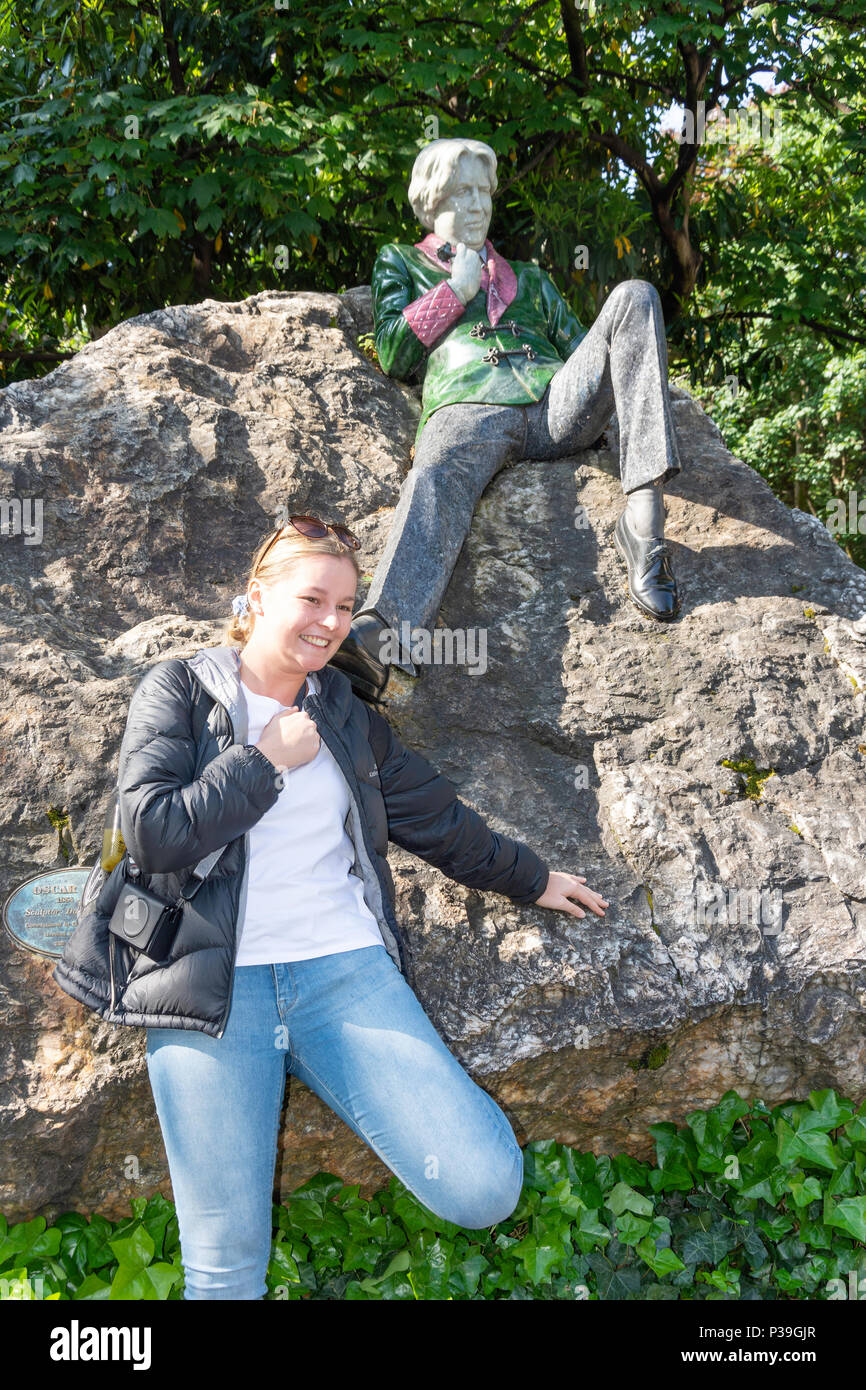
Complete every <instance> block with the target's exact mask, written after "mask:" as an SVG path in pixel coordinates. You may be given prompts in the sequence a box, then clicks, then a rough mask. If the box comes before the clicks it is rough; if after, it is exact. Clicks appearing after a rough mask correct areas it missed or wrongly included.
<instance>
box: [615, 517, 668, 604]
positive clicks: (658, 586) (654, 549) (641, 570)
mask: <svg viewBox="0 0 866 1390" xmlns="http://www.w3.org/2000/svg"><path fill="white" fill-rule="evenodd" d="M613 543H614V545H615V546H616V549H617V552H618V554H619V555H620V556H621V557H622V559H623V560H625V563H626V568H627V569H628V592H629V597H630V598H631V599H632V601H633V602H634V603H636V604H637V606H638V608H639V609H640V610H641V612H642V613H646V614H647V616H648V617H650V618H658V619H659V621H660V622H670V620H671V618H675V617H676V616H677V614H678V613H679V611H680V606H681V603H682V600H681V598H680V595H679V592H678V590H677V581H676V579H675V578H674V573H673V570H672V569H671V553H670V549H669V547H668V543H667V541H666V540H665V539H664V538H663V537H661V536H650V537H648V538H647V539H646V540H644V539H643V538H642V537H640V536H636V535H634V533H633V532H632V530H631V529H630V527H629V525H628V522H627V521H626V514H625V512H623V513H622V516H621V517H620V518H619V521H618V522H617V523H616V526H615V527H614V529H613Z"/></svg>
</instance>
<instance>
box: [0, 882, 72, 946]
mask: <svg viewBox="0 0 866 1390" xmlns="http://www.w3.org/2000/svg"><path fill="white" fill-rule="evenodd" d="M90 874H91V870H90V869H52V870H51V871H50V872H49V873H47V874H34V876H33V878H28V879H25V881H24V882H23V883H21V884H19V885H18V887H17V888H16V889H15V891H14V892H13V893H10V894H9V897H8V898H7V899H6V901H5V903H4V904H3V925H4V927H5V928H6V930H7V931H8V933H9V935H10V936H11V937H12V940H13V941H14V942H15V944H16V946H23V948H24V950H25V951H33V952H34V953H35V954H36V955H37V956H55V957H58V958H59V957H60V956H62V955H63V948H64V946H65V945H66V943H67V941H68V940H69V938H70V936H71V935H72V933H73V932H74V931H75V928H76V927H77V926H78V904H79V902H80V900H81V894H82V892H83V890H84V885H85V883H86V882H87V880H88V878H89V877H90Z"/></svg>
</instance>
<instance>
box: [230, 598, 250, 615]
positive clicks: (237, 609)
mask: <svg viewBox="0 0 866 1390" xmlns="http://www.w3.org/2000/svg"><path fill="white" fill-rule="evenodd" d="M249 611H250V601H249V599H248V598H247V596H246V594H237V595H236V596H235V597H234V598H233V599H232V612H233V613H234V614H235V615H236V616H237V617H238V618H245V617H246V615H247V614H248V613H249Z"/></svg>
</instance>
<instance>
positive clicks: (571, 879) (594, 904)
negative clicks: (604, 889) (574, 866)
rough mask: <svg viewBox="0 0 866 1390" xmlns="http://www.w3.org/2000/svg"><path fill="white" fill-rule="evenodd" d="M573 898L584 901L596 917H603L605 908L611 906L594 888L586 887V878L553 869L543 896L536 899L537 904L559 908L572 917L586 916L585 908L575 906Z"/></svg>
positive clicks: (538, 905) (580, 901) (537, 905)
mask: <svg viewBox="0 0 866 1390" xmlns="http://www.w3.org/2000/svg"><path fill="white" fill-rule="evenodd" d="M571 899H575V900H576V901H577V902H579V903H584V904H585V905H586V906H587V907H588V908H589V909H590V911H592V912H594V913H595V915H596V917H603V916H604V909H605V908H606V907H610V903H609V902H608V901H607V899H606V898H603V897H602V896H601V894H600V893H596V892H595V890H594V889H592V888H587V887H586V879H585V878H581V877H578V876H577V875H575V874H564V873H557V872H553V871H551V874H550V877H549V878H548V880H547V887H546V888H545V890H544V892H543V893H542V895H541V897H540V898H536V899H535V906H536V907H552V908H557V909H558V910H559V911H560V912H569V913H571V915H572V917H585V916H586V913H585V912H584V911H583V909H582V908H579V907H575V906H574V903H573V902H572V901H571Z"/></svg>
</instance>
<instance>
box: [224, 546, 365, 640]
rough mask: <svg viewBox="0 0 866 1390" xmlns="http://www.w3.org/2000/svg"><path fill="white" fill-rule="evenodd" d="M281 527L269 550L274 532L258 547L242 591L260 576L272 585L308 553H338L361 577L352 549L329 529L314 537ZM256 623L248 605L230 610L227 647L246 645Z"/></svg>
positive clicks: (265, 582)
mask: <svg viewBox="0 0 866 1390" xmlns="http://www.w3.org/2000/svg"><path fill="white" fill-rule="evenodd" d="M280 530H281V531H283V533H284V534H283V535H282V536H280V539H279V540H276V541H274V543H273V545H271V547H270V549H269V550H268V546H269V544H270V542H271V540H272V539H273V537H274V535H275V531H271V533H270V535H268V536H266V537H265V539H264V540H263V541H262V543H261V544H260V545H259V546H258V547H257V549H256V553H255V555H254V556H253V561H252V564H251V566H250V573H249V577H248V579H247V583H246V588H245V590H244V592H246V589H248V588H249V584H250V580H251V579H260V580H261V581H262V583H263V584H275V583H276V582H277V580H279V579H283V578H285V576H286V575H287V574H288V573H289V571H290V570H291V569H292V568H293V567H294V566H295V565H297V564H299V563H300V562H301V561H302V560H306V559H307V557H308V556H309V555H337V556H339V558H340V559H341V560H349V561H350V562H351V564H352V567H353V569H354V571H355V577H356V579H360V577H361V566H360V565H359V564H358V561H357V559H356V558H355V551H354V550H351V549H350V548H349V547H348V546H346V545H343V544H342V542H341V541H338V540H337V538H336V536H334V535H332V534H331V532H330V531H329V532H328V534H327V536H322V537H314V536H302V535H301V533H300V531H296V530H295V529H294V527H293V526H285V527H280ZM266 550H267V556H266V557H265V561H264V564H262V563H261V559H262V556H263V555H264V554H265V551H266ZM255 625H256V615H255V613H254V612H253V610H252V608H251V607H250V608H248V609H247V611H246V613H233V614H232V616H231V617H230V618H229V620H228V622H227V623H226V625H225V627H224V629H223V642H224V643H227V644H228V645H230V646H240V647H243V646H246V644H247V642H248V641H249V640H250V638H251V637H252V634H253V628H254V627H255Z"/></svg>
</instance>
